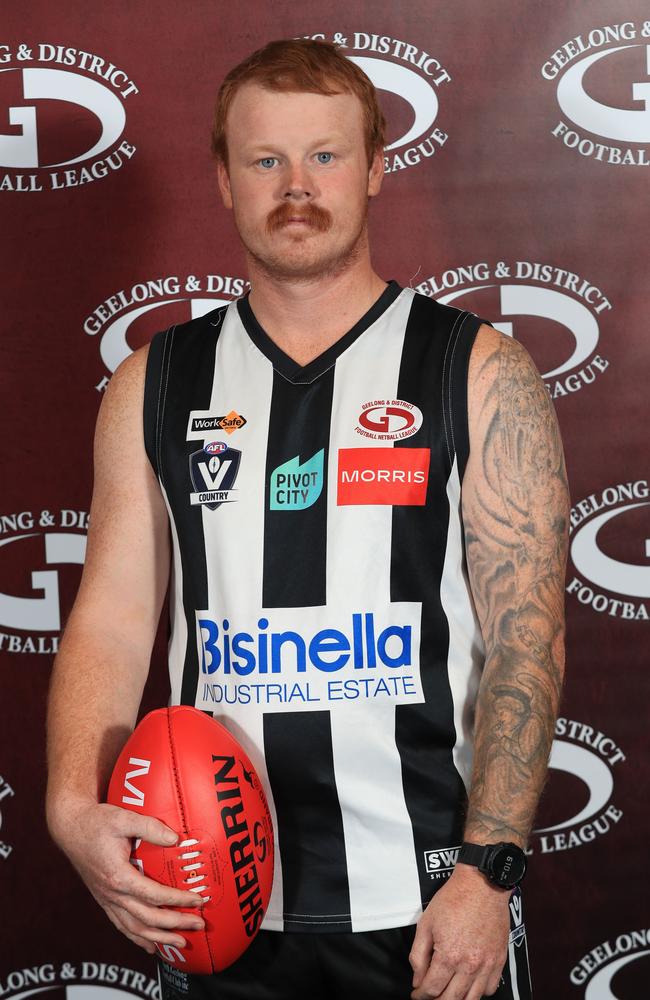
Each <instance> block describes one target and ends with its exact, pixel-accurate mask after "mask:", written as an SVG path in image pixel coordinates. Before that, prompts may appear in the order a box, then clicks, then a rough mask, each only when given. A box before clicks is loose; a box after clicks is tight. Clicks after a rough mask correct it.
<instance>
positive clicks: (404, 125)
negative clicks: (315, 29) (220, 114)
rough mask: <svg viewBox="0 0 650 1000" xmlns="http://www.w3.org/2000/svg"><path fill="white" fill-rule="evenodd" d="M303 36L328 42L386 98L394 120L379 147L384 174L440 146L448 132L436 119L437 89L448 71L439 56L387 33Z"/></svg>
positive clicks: (447, 78) (427, 155) (419, 159)
mask: <svg viewBox="0 0 650 1000" xmlns="http://www.w3.org/2000/svg"><path fill="white" fill-rule="evenodd" d="M304 37H305V38H316V39H322V40H327V41H331V42H334V44H335V45H338V46H339V47H340V48H341V49H343V50H344V51H345V54H346V55H347V56H348V58H349V59H351V60H352V62H354V63H356V64H357V66H359V68H360V69H362V70H363V72H364V73H365V74H366V76H368V77H369V78H370V80H371V81H372V82H373V84H374V85H375V87H376V88H377V89H378V90H380V91H383V93H384V95H386V96H387V97H388V100H389V101H390V102H391V104H390V106H389V107H388V108H387V109H385V110H387V111H388V114H387V115H386V117H387V118H388V119H389V121H390V122H394V123H396V124H394V125H393V129H392V130H391V131H392V133H393V134H392V135H389V140H390V141H389V144H388V145H387V146H386V147H385V149H384V154H385V155H384V172H385V173H387V174H392V173H396V172H397V171H398V170H405V169H407V168H408V167H415V166H417V165H418V164H419V163H421V162H422V161H423V160H426V159H429V158H430V157H432V156H434V155H435V153H436V152H439V151H440V149H441V148H442V147H443V146H444V144H445V143H446V141H447V139H448V134H447V132H446V131H444V130H443V129H442V128H440V127H439V125H438V124H437V123H438V111H439V106H440V102H439V99H438V93H439V88H441V87H444V85H445V84H447V83H449V82H450V81H451V76H450V75H449V73H448V71H447V70H446V69H445V68H444V66H443V65H442V63H441V62H440V60H439V59H436V58H435V56H432V55H430V54H429V53H428V52H426V51H425V50H424V49H421V48H419V47H418V46H416V45H412V44H411V43H410V42H406V41H402V40H400V39H399V38H392V37H391V36H390V35H376V34H370V33H367V32H365V31H355V32H354V33H353V34H349V35H345V34H343V33H342V32H340V31H335V32H333V33H332V34H331V35H329V36H328V35H325V34H315V35H305V36H304ZM399 105H401V107H399ZM393 108H394V111H395V113H394V114H393V113H392V111H393ZM395 131H396V132H397V135H395V134H394V133H395Z"/></svg>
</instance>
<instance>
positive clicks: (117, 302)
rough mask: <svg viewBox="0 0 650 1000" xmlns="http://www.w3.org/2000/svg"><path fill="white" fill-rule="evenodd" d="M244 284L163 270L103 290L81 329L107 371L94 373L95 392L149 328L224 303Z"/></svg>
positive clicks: (142, 341)
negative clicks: (107, 291) (93, 343)
mask: <svg viewBox="0 0 650 1000" xmlns="http://www.w3.org/2000/svg"><path fill="white" fill-rule="evenodd" d="M247 284H248V283H247V281H246V280H245V279H244V278H232V277H229V276H224V275H220V274H208V275H205V276H196V275H194V274H189V275H187V276H186V277H185V279H181V278H179V277H178V276H177V275H168V276H167V277H164V278H150V279H149V280H146V281H140V282H137V283H136V284H134V285H132V286H131V287H130V288H121V289H120V290H119V291H118V292H115V293H114V294H113V295H109V296H108V298H107V299H105V300H104V301H103V302H101V303H100V304H99V305H98V306H96V307H95V308H94V309H93V311H92V312H91V313H90V315H88V316H86V318H85V320H84V333H86V334H87V335H88V336H89V337H99V353H100V355H101V359H102V361H103V362H104V365H105V366H106V368H107V369H108V371H109V372H110V374H109V375H103V376H102V377H101V378H100V380H99V382H98V383H97V385H96V386H95V388H96V389H97V391H98V392H103V391H104V390H105V388H106V386H107V385H108V383H109V381H110V376H111V375H112V374H113V372H114V371H115V370H116V368H117V367H118V366H119V365H120V364H121V363H122V362H123V361H124V360H125V359H126V358H128V356H129V354H131V353H132V351H134V350H135V349H136V348H137V347H141V346H142V345H143V344H145V343H148V341H149V340H150V339H151V337H152V336H153V334H154V333H157V332H158V331H159V330H165V329H166V328H167V327H169V326H170V325H171V324H172V323H174V322H177V323H185V322H187V320H190V319H196V318H197V317H199V316H204V315H205V314H206V313H208V312H211V311H212V310H213V309H217V308H218V307H219V306H222V305H227V304H228V302H231V301H232V300H233V299H234V298H237V297H238V296H240V295H242V294H243V293H244V291H245V290H246V286H247ZM186 293H189V294H186Z"/></svg>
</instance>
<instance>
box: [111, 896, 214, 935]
mask: <svg viewBox="0 0 650 1000" xmlns="http://www.w3.org/2000/svg"><path fill="white" fill-rule="evenodd" d="M123 906H124V909H125V910H128V911H129V913H130V914H131V915H132V916H133V917H135V918H136V919H137V920H141V921H142V923H143V924H147V925H148V926H149V927H160V928H162V929H163V930H173V929H176V930H180V929H181V928H184V929H185V930H188V931H200V930H203V928H204V927H205V921H204V920H203V918H202V917H201V916H200V915H199V914H198V913H181V912H180V910H168V909H165V908H164V907H160V906H146V905H145V904H144V903H139V902H138V901H137V900H135V899H130V900H125V901H124V903H123Z"/></svg>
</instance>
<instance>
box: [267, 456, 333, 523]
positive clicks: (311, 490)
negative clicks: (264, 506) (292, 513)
mask: <svg viewBox="0 0 650 1000" xmlns="http://www.w3.org/2000/svg"><path fill="white" fill-rule="evenodd" d="M324 454H325V452H324V449H323V448H321V450H320V451H317V452H316V454H315V455H312V457H311V458H308V459H306V461H304V462H302V463H301V462H300V456H299V455H295V456H294V457H293V458H290V459H289V461H288V462H284V463H283V464H282V465H278V467H277V469H274V470H273V472H272V473H271V482H270V486H269V493H270V499H269V507H270V508H271V510H305V509H306V508H307V507H312V506H313V505H314V504H315V503H316V501H317V500H318V498H319V496H320V495H321V493H322V491H323V457H324Z"/></svg>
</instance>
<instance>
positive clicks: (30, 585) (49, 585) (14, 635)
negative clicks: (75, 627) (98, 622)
mask: <svg viewBox="0 0 650 1000" xmlns="http://www.w3.org/2000/svg"><path fill="white" fill-rule="evenodd" d="M87 527H88V515H87V514H86V512H85V511H77V510H68V509H65V510H59V511H56V512H54V513H50V511H49V510H41V511H40V513H33V512H32V511H30V510H24V511H20V512H19V513H15V514H3V515H0V629H1V631H0V650H2V651H3V652H7V653H56V652H57V651H58V642H59V632H60V631H61V617H62V615H61V608H62V604H64V603H65V604H69V605H70V606H71V604H72V599H73V598H74V593H75V592H76V588H77V586H78V582H79V573H78V572H77V573H75V574H74V589H73V590H72V589H71V588H66V591H67V590H71V592H70V593H68V592H66V593H65V594H63V593H62V586H61V584H62V579H61V567H62V566H66V565H72V566H75V567H76V566H81V565H82V564H83V561H84V558H85V555H86V529H87ZM66 577H67V574H66ZM67 582H70V581H67Z"/></svg>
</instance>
